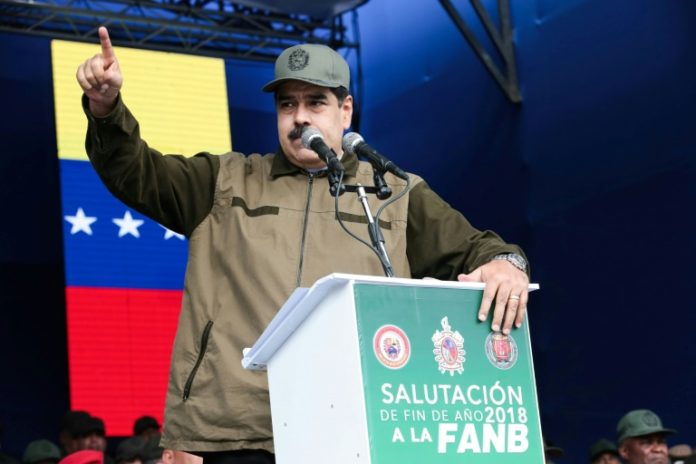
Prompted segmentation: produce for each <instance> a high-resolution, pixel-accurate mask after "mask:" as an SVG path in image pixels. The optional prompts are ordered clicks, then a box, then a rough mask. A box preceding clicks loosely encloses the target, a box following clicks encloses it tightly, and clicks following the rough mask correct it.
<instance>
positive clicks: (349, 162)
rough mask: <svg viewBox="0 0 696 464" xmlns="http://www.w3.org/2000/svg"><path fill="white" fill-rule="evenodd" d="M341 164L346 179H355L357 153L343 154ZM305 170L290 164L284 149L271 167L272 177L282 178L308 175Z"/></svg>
mask: <svg viewBox="0 0 696 464" xmlns="http://www.w3.org/2000/svg"><path fill="white" fill-rule="evenodd" d="M341 163H342V164H343V167H344V168H345V169H346V174H345V175H346V177H355V175H356V174H357V172H358V164H359V161H358V157H357V156H356V155H355V153H345V152H344V153H343V156H342V157H341ZM306 172H307V171H305V170H304V169H302V168H301V167H299V166H295V165H294V164H292V163H291V162H290V160H289V159H288V157H287V156H285V153H283V150H282V149H280V148H279V149H278V151H277V152H276V154H275V156H274V157H273V164H272V165H271V177H273V178H276V177H281V176H294V175H296V174H301V173H306Z"/></svg>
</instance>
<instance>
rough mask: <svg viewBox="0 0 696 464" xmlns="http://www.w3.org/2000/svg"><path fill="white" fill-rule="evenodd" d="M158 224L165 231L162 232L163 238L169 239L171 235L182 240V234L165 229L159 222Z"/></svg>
mask: <svg viewBox="0 0 696 464" xmlns="http://www.w3.org/2000/svg"><path fill="white" fill-rule="evenodd" d="M159 226H160V227H161V228H163V229H164V230H165V232H164V239H165V240H169V239H170V238H172V237H176V238H178V239H179V240H183V239H184V236H183V235H181V234H177V233H176V232H174V231H173V230H169V229H167V228H166V227H164V226H163V225H162V224H160V225H159Z"/></svg>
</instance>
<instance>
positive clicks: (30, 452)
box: [22, 440, 61, 464]
mask: <svg viewBox="0 0 696 464" xmlns="http://www.w3.org/2000/svg"><path fill="white" fill-rule="evenodd" d="M60 458H61V455H60V449H59V448H58V446H56V445H55V444H54V443H52V442H50V441H48V440H34V441H32V442H31V443H29V444H28V445H27V447H26V448H25V449H24V457H23V458H22V461H24V462H25V463H26V464H34V463H35V462H39V461H49V460H53V461H56V462H58V461H60Z"/></svg>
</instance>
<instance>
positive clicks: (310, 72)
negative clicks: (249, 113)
mask: <svg viewBox="0 0 696 464" xmlns="http://www.w3.org/2000/svg"><path fill="white" fill-rule="evenodd" d="M289 80H298V81H303V82H308V83H310V84H314V85H318V86H320V87H329V88H337V87H344V88H345V89H346V90H347V89H349V88H350V69H349V68H348V63H346V60H344V59H343V57H342V56H341V55H340V54H338V52H336V51H335V50H334V49H332V48H331V47H327V46H326V45H318V44H300V45H294V46H292V47H290V48H286V49H285V50H283V52H282V53H281V54H280V56H279V57H278V59H277V60H276V62H275V79H273V80H272V81H270V82H269V83H267V84H266V85H264V86H263V91H264V92H273V91H274V90H275V89H276V87H278V85H280V84H282V83H283V82H285V81H289Z"/></svg>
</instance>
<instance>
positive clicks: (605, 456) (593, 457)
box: [590, 438, 621, 464]
mask: <svg viewBox="0 0 696 464" xmlns="http://www.w3.org/2000/svg"><path fill="white" fill-rule="evenodd" d="M590 464H621V460H620V459H619V450H617V449H616V445H615V444H614V443H612V442H611V441H609V440H607V439H606V438H602V439H601V440H599V441H598V442H597V443H595V444H594V445H592V447H591V448H590Z"/></svg>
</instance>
